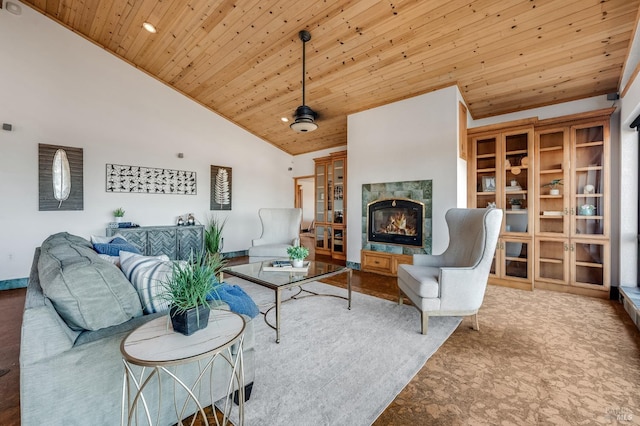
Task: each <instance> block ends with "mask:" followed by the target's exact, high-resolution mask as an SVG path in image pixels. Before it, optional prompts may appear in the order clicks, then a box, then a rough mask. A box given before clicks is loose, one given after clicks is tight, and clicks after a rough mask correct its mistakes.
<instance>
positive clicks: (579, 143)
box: [571, 125, 608, 237]
mask: <svg viewBox="0 0 640 426" xmlns="http://www.w3.org/2000/svg"><path fill="white" fill-rule="evenodd" d="M573 131H574V134H573V136H574V145H573V161H572V165H573V182H572V194H573V195H572V197H573V200H572V206H571V213H572V225H571V234H572V235H573V236H577V237H583V236H605V234H606V230H605V226H604V224H605V219H606V217H605V215H606V214H607V212H606V211H605V207H604V206H605V204H606V203H605V201H604V197H606V196H607V193H606V192H607V185H608V182H607V180H606V173H605V170H604V164H605V156H606V155H607V154H606V153H605V149H607V148H606V146H605V144H604V139H605V128H604V125H595V126H588V127H575V128H573Z"/></svg>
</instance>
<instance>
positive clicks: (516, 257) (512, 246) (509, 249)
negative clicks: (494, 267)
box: [502, 238, 531, 280]
mask: <svg viewBox="0 0 640 426" xmlns="http://www.w3.org/2000/svg"><path fill="white" fill-rule="evenodd" d="M502 252H503V253H502V254H503V264H502V276H503V277H504V278H522V279H526V280H530V279H531V276H530V268H529V267H530V244H529V243H528V242H526V241H520V240H515V239H514V240H512V239H508V238H504V239H503V241H502Z"/></svg>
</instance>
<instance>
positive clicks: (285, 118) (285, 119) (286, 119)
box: [280, 117, 289, 123]
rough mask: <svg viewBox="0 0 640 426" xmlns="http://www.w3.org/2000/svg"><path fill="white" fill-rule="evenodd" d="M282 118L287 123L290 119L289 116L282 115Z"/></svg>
mask: <svg viewBox="0 0 640 426" xmlns="http://www.w3.org/2000/svg"><path fill="white" fill-rule="evenodd" d="M280 120H282V121H283V122H285V123H287V122H288V121H289V119H288V118H287V117H282V118H281V119H280Z"/></svg>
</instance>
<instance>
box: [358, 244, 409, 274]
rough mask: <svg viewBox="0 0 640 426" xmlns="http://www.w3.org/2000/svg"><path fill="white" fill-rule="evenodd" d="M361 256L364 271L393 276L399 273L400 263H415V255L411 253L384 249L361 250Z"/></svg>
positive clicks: (361, 266) (361, 265)
mask: <svg viewBox="0 0 640 426" xmlns="http://www.w3.org/2000/svg"><path fill="white" fill-rule="evenodd" d="M360 257H361V259H360V260H361V262H360V268H361V269H362V270H363V271H365V272H374V273H376V274H381V275H389V276H392V277H395V276H397V275H398V265H401V264H412V263H413V256H411V255H408V254H394V253H387V252H383V251H371V250H361V251H360Z"/></svg>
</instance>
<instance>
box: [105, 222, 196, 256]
mask: <svg viewBox="0 0 640 426" xmlns="http://www.w3.org/2000/svg"><path fill="white" fill-rule="evenodd" d="M115 234H121V235H123V236H124V237H125V238H126V240H127V241H128V242H129V243H131V244H133V245H134V246H136V247H137V248H138V250H140V251H141V252H142V254H144V255H145V256H159V255H161V254H166V255H167V256H169V259H171V260H188V259H189V257H190V256H191V253H192V252H193V255H194V256H195V255H196V254H197V253H199V252H201V251H202V250H203V249H204V226H202V225H194V226H141V227H138V228H107V236H108V237H111V236H113V235H115Z"/></svg>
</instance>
